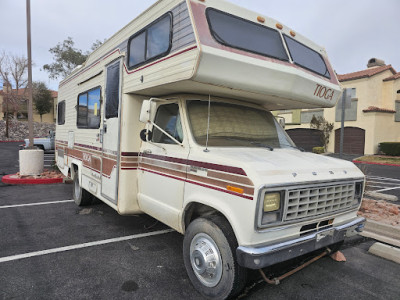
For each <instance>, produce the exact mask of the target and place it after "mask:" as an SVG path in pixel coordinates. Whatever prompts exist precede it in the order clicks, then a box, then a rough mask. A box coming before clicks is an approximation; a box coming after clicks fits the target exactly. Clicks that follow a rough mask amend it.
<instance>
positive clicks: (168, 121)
mask: <svg viewBox="0 0 400 300" xmlns="http://www.w3.org/2000/svg"><path fill="white" fill-rule="evenodd" d="M154 123H156V124H157V125H158V126H160V127H161V128H162V129H163V130H165V131H166V132H167V133H168V134H170V135H171V136H173V137H174V138H175V139H176V140H178V141H179V142H182V140H183V132H182V125H181V118H180V115H179V107H178V104H175V103H173V104H166V105H162V106H160V107H159V108H158V110H157V114H156V118H155V121H154ZM152 142H154V143H161V144H175V142H174V141H173V140H172V139H171V138H169V137H168V136H167V135H166V134H164V133H163V132H161V131H160V130H159V129H158V128H156V127H154V129H153V137H152Z"/></svg>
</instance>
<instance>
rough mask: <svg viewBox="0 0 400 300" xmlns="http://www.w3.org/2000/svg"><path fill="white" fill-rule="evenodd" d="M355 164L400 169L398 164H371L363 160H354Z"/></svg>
mask: <svg viewBox="0 0 400 300" xmlns="http://www.w3.org/2000/svg"><path fill="white" fill-rule="evenodd" d="M353 163H357V164H366V165H381V166H392V167H400V165H397V164H387V163H377V162H369V161H361V160H353Z"/></svg>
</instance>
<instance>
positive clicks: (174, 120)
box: [138, 103, 189, 229]
mask: <svg viewBox="0 0 400 300" xmlns="http://www.w3.org/2000/svg"><path fill="white" fill-rule="evenodd" d="M180 110H181V108H180V106H179V105H178V103H168V104H164V103H163V104H161V105H159V106H158V107H157V112H156V116H155V120H154V123H155V124H157V125H158V126H159V127H160V128H162V129H163V130H164V131H166V132H168V134H170V135H171V136H173V137H174V138H175V139H176V140H178V141H179V142H181V143H182V145H179V144H177V143H176V142H175V141H173V140H172V139H171V138H169V137H168V136H167V135H166V134H164V133H163V132H162V131H161V130H159V129H157V128H156V127H153V129H152V134H151V136H149V138H148V139H149V142H143V143H142V146H141V149H140V159H139V170H140V171H139V172H138V173H139V174H138V183H139V195H138V199H139V205H140V208H141V210H142V211H144V212H145V213H147V214H149V215H151V216H153V217H154V218H156V219H158V220H160V221H161V222H163V223H165V224H167V225H169V226H170V227H172V228H174V229H178V228H179V227H180V226H181V225H180V222H179V214H180V212H181V209H182V203H183V192H184V187H185V180H186V177H187V165H186V162H187V158H188V155H189V147H188V144H187V139H186V138H185V134H184V132H183V128H182V123H181V115H182V114H181V111H180Z"/></svg>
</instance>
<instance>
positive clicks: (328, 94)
mask: <svg viewBox="0 0 400 300" xmlns="http://www.w3.org/2000/svg"><path fill="white" fill-rule="evenodd" d="M334 93H335V91H333V90H332V89H328V88H326V87H324V86H323V85H319V84H317V87H316V88H315V91H314V96H318V97H320V98H324V99H326V100H332V98H333V94H334Z"/></svg>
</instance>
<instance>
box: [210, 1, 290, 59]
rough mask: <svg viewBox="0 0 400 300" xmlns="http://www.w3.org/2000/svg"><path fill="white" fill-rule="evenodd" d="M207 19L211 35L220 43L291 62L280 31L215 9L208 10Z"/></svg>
mask: <svg viewBox="0 0 400 300" xmlns="http://www.w3.org/2000/svg"><path fill="white" fill-rule="evenodd" d="M207 19H208V23H209V26H210V30H211V34H212V35H213V37H214V38H215V39H216V40H217V41H218V42H219V43H221V44H224V45H227V46H230V47H233V48H238V49H242V50H245V51H249V52H254V53H257V54H261V55H265V56H270V57H274V58H278V59H281V60H289V59H288V56H287V53H286V51H285V48H284V46H283V42H282V39H281V36H280V34H279V32H278V31H276V30H274V29H271V28H268V27H265V26H262V25H259V24H255V23H253V22H250V21H248V20H245V19H242V18H239V17H236V16H232V15H229V14H226V13H224V12H221V11H218V10H215V9H207Z"/></svg>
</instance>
